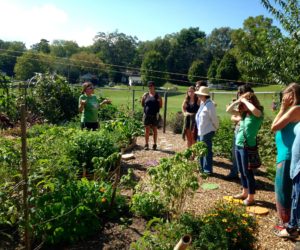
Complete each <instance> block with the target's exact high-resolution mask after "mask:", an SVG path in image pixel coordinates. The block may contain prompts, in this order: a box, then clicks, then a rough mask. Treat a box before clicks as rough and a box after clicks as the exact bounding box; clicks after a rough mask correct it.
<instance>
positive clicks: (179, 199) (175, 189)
mask: <svg viewBox="0 0 300 250" xmlns="http://www.w3.org/2000/svg"><path fill="white" fill-rule="evenodd" d="M206 152H207V149H206V145H205V143H203V142H198V143H196V144H194V145H193V146H192V147H190V148H188V149H186V150H185V151H184V152H182V153H177V154H176V155H175V156H173V157H171V158H163V159H161V160H160V163H159V165H158V166H156V167H152V168H150V169H149V170H148V174H149V176H150V179H149V180H148V181H145V183H143V184H142V185H139V186H137V195H136V196H135V199H136V200H135V203H139V202H140V201H139V200H138V201H137V199H141V200H145V201H144V202H145V203H146V202H147V203H148V204H149V200H151V199H152V201H153V200H154V201H155V199H154V197H153V196H151V195H150V196H147V195H142V194H141V193H143V192H145V191H146V192H147V193H150V192H152V193H153V194H154V195H155V196H156V195H159V201H160V202H161V204H163V207H164V209H165V210H166V211H167V212H169V213H170V214H171V215H173V216H175V217H176V216H177V215H179V214H180V213H181V211H182V209H183V207H184V205H185V202H186V199H187V198H188V197H190V196H192V195H193V193H194V192H195V190H197V189H198V187H199V184H198V176H197V173H196V171H197V169H198V164H197V163H196V162H191V161H190V160H189V159H190V158H191V157H192V156H199V157H200V156H203V155H204V154H206ZM138 208H139V209H140V208H141V207H140V206H136V207H135V211H136V212H138V213H140V214H142V213H144V211H138V210H137V209H138Z"/></svg>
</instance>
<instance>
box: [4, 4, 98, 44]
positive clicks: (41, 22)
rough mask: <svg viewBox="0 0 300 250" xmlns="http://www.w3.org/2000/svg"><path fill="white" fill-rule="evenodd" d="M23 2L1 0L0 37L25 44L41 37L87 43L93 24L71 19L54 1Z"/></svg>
mask: <svg viewBox="0 0 300 250" xmlns="http://www.w3.org/2000/svg"><path fill="white" fill-rule="evenodd" d="M23 4H24V5H23V6H22V5H21V4H20V3H19V4H14V3H13V2H8V1H6V0H0V9H1V15H0V24H1V25H0V39H2V40H4V41H22V42H24V43H25V44H26V46H27V47H30V45H32V44H34V43H38V42H39V41H40V40H41V39H42V38H44V39H47V40H48V41H50V42H52V41H53V40H54V39H63V40H73V41H76V42H77V43H78V44H79V45H80V46H85V45H90V44H92V42H93V40H92V39H93V37H94V36H95V35H96V31H95V30H94V29H93V28H92V27H88V26H87V27H83V28H82V27H79V26H77V24H76V23H74V22H72V20H70V17H69V15H68V13H67V12H66V11H64V10H62V9H59V8H57V7H56V6H54V5H53V4H43V5H38V4H37V5H35V6H32V7H28V6H26V1H24V3H23Z"/></svg>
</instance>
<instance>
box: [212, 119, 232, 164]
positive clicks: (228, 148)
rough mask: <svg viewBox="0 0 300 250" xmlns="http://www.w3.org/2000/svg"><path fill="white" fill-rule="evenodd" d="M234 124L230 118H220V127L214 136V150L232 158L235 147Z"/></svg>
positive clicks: (217, 153)
mask: <svg viewBox="0 0 300 250" xmlns="http://www.w3.org/2000/svg"><path fill="white" fill-rule="evenodd" d="M233 137H234V125H233V123H232V122H231V121H230V119H222V120H220V127H219V129H218V130H217V132H216V135H215V136H214V138H213V151H214V154H215V155H218V156H223V157H226V158H229V159H230V158H231V157H232V156H231V152H232V147H233Z"/></svg>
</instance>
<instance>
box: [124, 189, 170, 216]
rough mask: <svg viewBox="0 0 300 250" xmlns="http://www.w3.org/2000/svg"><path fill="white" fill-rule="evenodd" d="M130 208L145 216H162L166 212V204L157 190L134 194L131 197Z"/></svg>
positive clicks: (135, 212)
mask: <svg viewBox="0 0 300 250" xmlns="http://www.w3.org/2000/svg"><path fill="white" fill-rule="evenodd" d="M130 210H131V211H132V212H133V213H134V214H136V215H138V216H142V217H145V218H153V217H161V216H163V214H164V213H165V208H164V205H163V203H162V202H161V201H160V196H159V194H158V193H157V192H145V193H136V194H134V195H133V196H132V198H131V208H130Z"/></svg>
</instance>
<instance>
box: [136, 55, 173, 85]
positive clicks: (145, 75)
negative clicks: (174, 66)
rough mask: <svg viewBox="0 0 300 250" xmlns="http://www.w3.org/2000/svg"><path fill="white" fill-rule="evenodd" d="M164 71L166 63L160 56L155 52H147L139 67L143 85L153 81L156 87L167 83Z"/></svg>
mask: <svg viewBox="0 0 300 250" xmlns="http://www.w3.org/2000/svg"><path fill="white" fill-rule="evenodd" d="M164 71H166V63H165V60H164V58H163V57H162V56H161V54H159V53H158V52H156V51H150V52H148V53H147V54H146V55H145V57H144V60H143V63H142V66H141V75H142V81H143V83H144V84H146V83H147V82H148V81H154V82H155V84H156V85H157V86H160V85H162V84H163V83H165V82H166V81H167V79H166V76H165V73H164Z"/></svg>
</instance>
